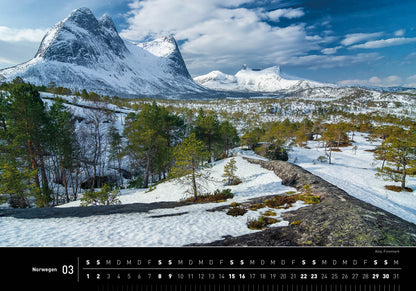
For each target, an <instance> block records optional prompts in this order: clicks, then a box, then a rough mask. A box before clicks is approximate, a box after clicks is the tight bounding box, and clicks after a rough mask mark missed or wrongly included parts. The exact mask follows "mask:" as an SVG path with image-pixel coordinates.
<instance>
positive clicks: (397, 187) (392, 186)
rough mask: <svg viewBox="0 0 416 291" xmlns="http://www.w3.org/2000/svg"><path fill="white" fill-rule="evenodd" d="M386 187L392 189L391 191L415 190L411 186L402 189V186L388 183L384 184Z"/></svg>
mask: <svg viewBox="0 0 416 291" xmlns="http://www.w3.org/2000/svg"><path fill="white" fill-rule="evenodd" d="M384 188H385V189H387V190H390V191H394V192H402V191H405V192H413V190H412V189H411V188H408V187H404V189H402V187H400V186H395V185H386V186H384Z"/></svg>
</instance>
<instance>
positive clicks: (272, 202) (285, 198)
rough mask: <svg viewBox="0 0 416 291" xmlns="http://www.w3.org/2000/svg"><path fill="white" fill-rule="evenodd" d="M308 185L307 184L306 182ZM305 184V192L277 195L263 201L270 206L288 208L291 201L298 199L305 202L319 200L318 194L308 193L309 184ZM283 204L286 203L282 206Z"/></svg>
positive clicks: (314, 202)
mask: <svg viewBox="0 0 416 291" xmlns="http://www.w3.org/2000/svg"><path fill="white" fill-rule="evenodd" d="M308 185H309V184H308ZM308 185H305V187H306V188H305V187H304V188H305V191H306V194H295V195H278V196H274V197H273V198H270V199H268V200H266V201H264V205H266V206H268V207H270V208H282V207H283V208H288V207H290V206H291V204H292V203H295V202H296V201H298V200H302V201H303V202H305V203H306V204H316V203H319V202H321V197H320V196H319V195H311V194H310V191H311V189H310V186H309V187H308ZM284 205H287V206H286V207H284Z"/></svg>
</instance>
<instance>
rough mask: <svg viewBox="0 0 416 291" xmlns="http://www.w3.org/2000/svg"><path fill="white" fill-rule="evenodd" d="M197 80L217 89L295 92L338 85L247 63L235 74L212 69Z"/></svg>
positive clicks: (207, 86)
mask: <svg viewBox="0 0 416 291" xmlns="http://www.w3.org/2000/svg"><path fill="white" fill-rule="evenodd" d="M194 80H195V82H197V83H198V84H200V85H201V86H204V87H206V88H209V89H211V90H217V91H223V90H225V91H232V92H257V93H276V92H279V91H286V92H294V91H299V90H305V89H310V88H316V87H338V86H336V85H333V84H325V83H319V82H315V81H309V80H302V79H299V80H296V79H295V80H291V79H287V78H284V77H283V76H282V73H281V70H280V66H273V67H269V68H266V69H263V70H259V69H250V68H247V67H246V66H245V65H244V66H243V68H242V69H241V70H240V71H238V72H237V73H236V74H235V75H228V74H224V73H222V72H221V71H212V72H210V73H208V74H206V75H202V76H198V77H195V78H194Z"/></svg>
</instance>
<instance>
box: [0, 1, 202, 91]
mask: <svg viewBox="0 0 416 291" xmlns="http://www.w3.org/2000/svg"><path fill="white" fill-rule="evenodd" d="M158 47H159V51H163V54H160V53H159V54H158V53H157V51H158ZM17 76H19V77H21V78H22V79H23V80H25V81H28V82H30V83H33V84H35V85H48V84H49V83H50V82H54V83H55V84H56V85H57V86H62V87H67V88H70V89H72V90H82V89H86V90H88V91H94V92H96V93H99V94H106V95H118V96H121V97H139V96H149V97H152V96H155V97H170V96H180V95H181V94H193V93H204V92H206V91H207V89H205V88H203V87H201V86H200V85H198V84H196V83H195V82H194V81H193V79H192V78H191V76H190V75H189V72H188V69H187V68H186V65H185V62H184V60H183V58H182V55H181V53H180V51H179V47H178V45H177V43H176V40H175V39H174V38H173V36H167V37H164V38H160V39H157V40H154V41H152V42H150V43H145V44H133V43H130V42H128V41H125V40H123V39H122V38H121V37H120V36H119V34H118V32H117V29H116V27H115V25H114V22H113V21H112V19H111V17H110V16H109V15H103V16H102V17H101V18H100V19H97V18H96V17H95V16H94V15H93V13H92V12H91V10H90V9H88V8H79V9H76V10H74V11H72V12H71V13H70V14H69V15H68V17H66V18H65V19H64V20H62V21H60V22H58V23H57V24H55V25H54V26H53V27H52V28H51V29H50V30H49V31H48V32H47V33H46V35H45V36H44V38H43V39H42V42H41V44H40V46H39V49H38V51H37V53H36V55H35V57H34V58H33V59H31V60H29V61H28V62H25V63H23V64H20V65H17V66H14V67H11V68H6V69H3V70H0V81H11V80H12V79H13V78H15V77H17Z"/></svg>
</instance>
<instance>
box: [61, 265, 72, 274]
mask: <svg viewBox="0 0 416 291" xmlns="http://www.w3.org/2000/svg"><path fill="white" fill-rule="evenodd" d="M62 274H64V275H72V274H74V266H73V265H68V266H67V265H63V266H62Z"/></svg>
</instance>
